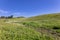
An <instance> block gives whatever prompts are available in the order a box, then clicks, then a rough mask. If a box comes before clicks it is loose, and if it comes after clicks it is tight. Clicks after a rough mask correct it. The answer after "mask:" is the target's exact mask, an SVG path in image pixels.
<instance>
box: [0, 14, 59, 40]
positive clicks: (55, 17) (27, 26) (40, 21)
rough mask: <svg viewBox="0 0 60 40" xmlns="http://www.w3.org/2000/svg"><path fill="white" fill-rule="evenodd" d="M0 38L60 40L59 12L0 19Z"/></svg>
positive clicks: (2, 39) (0, 39)
mask: <svg viewBox="0 0 60 40" xmlns="http://www.w3.org/2000/svg"><path fill="white" fill-rule="evenodd" d="M0 40H60V14H59V13H58V14H47V15H41V16H35V17H30V18H12V19H0Z"/></svg>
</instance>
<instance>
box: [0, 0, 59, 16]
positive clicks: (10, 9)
mask: <svg viewBox="0 0 60 40" xmlns="http://www.w3.org/2000/svg"><path fill="white" fill-rule="evenodd" d="M57 12H60V0H0V16H2V15H3V16H9V15H14V16H26V17H30V16H36V15H41V14H48V13H57Z"/></svg>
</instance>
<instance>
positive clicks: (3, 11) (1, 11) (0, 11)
mask: <svg viewBox="0 0 60 40" xmlns="http://www.w3.org/2000/svg"><path fill="white" fill-rule="evenodd" d="M0 13H9V12H8V11H5V10H0Z"/></svg>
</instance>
